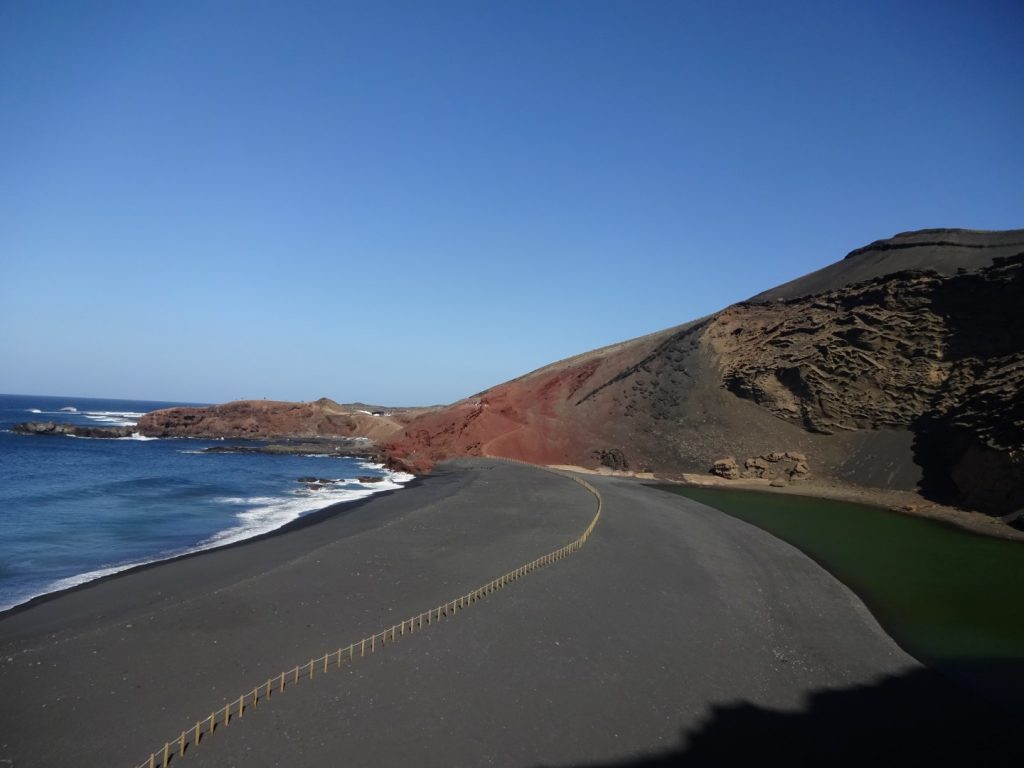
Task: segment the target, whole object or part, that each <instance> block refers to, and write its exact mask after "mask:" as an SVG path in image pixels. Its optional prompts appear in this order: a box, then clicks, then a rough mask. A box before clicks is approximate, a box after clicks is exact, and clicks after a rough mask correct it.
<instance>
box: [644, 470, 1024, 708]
mask: <svg viewBox="0 0 1024 768" xmlns="http://www.w3.org/2000/svg"><path fill="white" fill-rule="evenodd" d="M658 487H659V488H661V489H662V490H666V491H670V492H672V493H678V494H680V495H682V496H686V497H687V498H690V499H693V500H695V501H699V502H700V503H702V504H706V505H708V506H710V507H714V508H716V509H719V510H721V511H723V512H726V513H728V514H730V515H733V516H735V517H738V518H740V519H742V520H745V521H747V522H749V523H752V524H754V525H756V526H758V527H760V528H763V529H764V530H766V531H768V532H769V533H771V534H773V535H775V536H777V537H779V538H780V539H783V540H785V541H787V542H789V543H790V544H792V545H794V546H795V547H797V548H798V549H800V550H802V551H803V552H805V553H806V554H808V555H810V556H811V557H812V558H814V559H815V560H816V561H817V562H818V563H820V564H821V565H823V566H824V567H825V568H827V569H828V570H829V571H831V572H832V573H833V574H834V575H835V576H836V577H837V578H839V579H840V580H841V581H842V582H844V583H845V584H846V585H847V586H849V587H850V588H851V589H852V590H853V591H854V592H856V593H857V594H858V595H859V596H860V597H861V599H862V600H863V601H864V602H865V603H866V604H867V606H868V607H869V608H870V609H871V611H872V613H874V615H875V617H876V618H877V619H878V621H879V623H880V624H881V625H882V626H883V627H884V628H885V630H886V631H887V632H888V633H889V634H890V635H891V636H892V637H893V638H894V639H895V640H896V641H897V642H898V643H899V644H900V645H902V646H903V647H904V648H905V649H906V650H907V651H909V652H910V653H911V654H913V655H914V656H916V657H917V658H918V659H919V660H921V661H922V662H924V663H925V664H927V665H929V666H934V667H936V668H939V669H945V670H947V671H951V672H953V673H954V674H955V675H959V676H963V677H976V678H979V680H980V682H981V687H982V688H984V689H986V690H990V691H994V692H996V693H997V694H999V695H1000V697H1009V698H1010V699H1011V700H1012V701H1013V702H1014V703H1024V542H1018V541H1007V540H1003V539H995V538H990V537H987V536H981V535H978V534H973V533H969V532H967V531H963V530H960V529H958V528H954V527H952V526H949V525H945V524H942V523H937V522H934V521H931V520H924V519H920V518H915V517H910V516H908V515H901V514H898V513H896V512H890V511H888V510H885V509H880V508H877V507H869V506H865V505H863V504H852V503H849V502H842V501H831V500H827V499H814V498H809V497H803V496H785V495H781V494H774V493H762V492H757V491H734V490H727V489H710V488H681V487H678V486H658Z"/></svg>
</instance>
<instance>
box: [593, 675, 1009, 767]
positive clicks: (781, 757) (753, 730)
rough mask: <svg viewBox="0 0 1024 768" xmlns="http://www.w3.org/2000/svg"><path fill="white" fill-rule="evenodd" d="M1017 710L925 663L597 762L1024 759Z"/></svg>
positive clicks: (737, 708)
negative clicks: (794, 707)
mask: <svg viewBox="0 0 1024 768" xmlns="http://www.w3.org/2000/svg"><path fill="white" fill-rule="evenodd" d="M1022 725H1024V723H1022V721H1021V719H1020V718H1019V716H1017V717H1015V716H1013V715H1012V714H1011V713H1010V712H1009V711H1008V710H1006V709H1003V708H1001V707H999V706H997V705H994V704H992V703H990V702H988V701H987V700H985V699H981V698H979V697H977V696H975V695H973V694H971V693H967V692H965V691H962V690H961V689H960V688H959V687H955V686H953V685H952V684H951V683H949V682H947V681H946V680H945V679H943V678H942V677H940V676H939V675H937V674H935V673H934V672H931V671H929V670H926V669H918V670H914V671H911V672H909V673H908V674H906V675H901V676H894V677H887V678H884V679H883V680H882V681H881V682H879V683H878V684H876V685H871V686H862V687H856V688H846V689H841V690H824V691H818V692H815V693H812V694H810V696H809V698H808V700H807V703H806V706H805V707H804V708H803V709H802V710H800V711H796V712H779V711H774V710H770V709H764V708H761V707H757V706H754V705H752V704H746V703H741V704H737V705H731V706H719V707H714V708H713V709H712V710H711V711H710V713H709V715H708V717H707V719H706V720H705V721H704V722H703V723H702V724H701V725H699V726H698V727H697V728H695V729H694V730H692V731H689V732H687V731H684V732H683V734H682V739H681V745H680V746H679V747H678V748H676V749H674V750H672V751H669V752H664V753H658V754H649V755H644V756H639V757H636V758H633V759H629V760H624V761H620V762H613V763H595V764H592V766H593V768H598V766H600V768H627V767H628V768H655V767H656V766H675V765H685V766H732V765H790V766H804V765H808V766H810V765H813V766H827V767H828V768H834V766H858V768H863V767H864V766H929V768H935V767H936V766H944V765H960V766H985V767H986V768H990V767H991V766H1014V767H1015V768H1020V766H1022V765H1024V749H1022V747H1021V741H1022V736H1024V727H1022Z"/></svg>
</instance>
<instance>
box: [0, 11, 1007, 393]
mask: <svg viewBox="0 0 1024 768" xmlns="http://www.w3.org/2000/svg"><path fill="white" fill-rule="evenodd" d="M1022 39H1024V4H1022V3H1020V2H1015V1H1010V2H1004V3H1000V2H989V3H986V2H973V3H966V2H943V1H942V0H934V1H931V2H920V3H914V2H903V3H897V2H877V3H869V2H849V3H832V2H806V3H786V2H778V3H776V2H771V3H767V2H749V3H735V2H704V3H697V2H672V3H666V2H621V3H598V2H579V3H573V2H515V3H497V2H495V3H492V2H484V3H481V2H466V3H447V2H422V3H409V4H406V3H378V2H368V3H364V4H359V5H354V4H353V5H350V4H343V3H339V2H324V3H302V2H276V3H259V2H248V1H247V2H237V3H235V2H221V1H217V2H205V1H204V2H169V3H157V2H136V1H135V0H132V1H131V2H123V3H105V2H89V3H83V2H65V3H61V2H44V3H39V2H29V1H24V2H12V1H11V0H3V1H2V2H0V392H26V393H36V394H77V395H91V396H101V397H102V396H113V397H137V398H156V399H171V400H191V401H221V400H227V399H233V398H239V397H247V398H249V397H251V398H261V397H269V398H282V399H294V400H301V399H312V398H316V397H319V396H322V395H326V396H330V397H333V398H335V399H338V400H342V401H352V400H357V399H358V400H364V401H371V402H381V403H387V404H396V405H397V404H420V403H431V402H449V401H452V400H455V399H458V398H460V397H463V396H466V395H469V394H472V393H473V392H476V391H479V390H481V389H483V388H485V387H487V386H490V385H492V384H496V383H499V382H501V381H503V380H506V379H508V378H511V377H514V376H517V375H519V374H521V373H524V372H526V371H528V370H531V369H533V368H536V367H539V366H541V365H544V364H546V363H548V362H551V361H554V360H557V359H559V358H562V357H566V356H569V355H572V354H576V353H579V352H583V351H585V350H587V349H591V348H594V347H597V346H602V345H605V344H609V343H613V342H616V341H620V340H623V339H627V338H631V337H634V336H639V335H642V334H645V333H649V332H651V331H655V330H659V329H661V328H665V327H668V326H672V325H676V324H678V323H682V322H684V321H687V320H690V319H693V318H695V317H698V316H701V315H704V314H707V313H709V312H712V311H714V310H717V309H720V308H721V307H723V306H725V305H727V304H729V303H731V302H734V301H737V300H741V299H744V298H746V297H748V296H750V295H752V294H754V293H757V292H758V291H761V290H763V289H765V288H768V287H770V286H772V285H775V284H778V283H780V282H783V281H785V280H788V279H791V278H793V277H796V276H798V275H801V274H803V273H806V272H808V271H811V270H813V269H816V268H818V267H821V266H824V265H825V264H827V263H829V262H832V261H835V260H837V259H839V258H841V257H842V256H843V255H844V254H845V253H846V252H847V251H849V250H851V249H853V248H855V247H858V246H860V245H864V244H866V243H867V242H869V241H871V240H874V239H878V238H881V237H887V236H890V235H892V234H894V233H896V232H898V231H903V230H909V229H918V228H922V227H940V226H961V227H974V228H983V229H1004V228H1011V227H1021V226H1024V139H1022V136H1024V45H1022V44H1021V41H1022Z"/></svg>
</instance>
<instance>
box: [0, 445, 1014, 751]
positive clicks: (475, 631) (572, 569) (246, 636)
mask: <svg viewBox="0 0 1024 768" xmlns="http://www.w3.org/2000/svg"><path fill="white" fill-rule="evenodd" d="M587 479H588V480H590V481H591V482H592V483H594V485H595V486H596V487H597V488H598V489H599V491H600V493H601V494H602V496H603V499H604V512H603V515H602V519H601V522H600V524H599V525H598V527H597V529H596V530H595V533H594V536H593V537H592V538H591V540H590V542H589V543H588V544H587V546H586V547H585V548H584V549H583V550H582V551H580V552H578V553H576V554H575V555H573V556H572V557H570V558H568V559H566V560H563V561H560V562H558V563H555V564H554V565H552V566H550V567H548V568H545V569H542V570H540V571H537V572H535V573H533V574H530V575H529V576H527V577H526V578H524V579H523V580H521V581H519V582H517V583H515V584H513V585H511V586H509V587H508V588H506V589H504V590H501V591H499V592H497V593H495V594H494V595H492V596H490V597H488V598H487V599H486V600H485V601H483V602H481V603H478V604H476V605H474V606H472V607H471V608H469V609H467V610H465V611H463V612H461V613H460V614H458V615H457V616H455V617H454V618H452V619H451V620H449V621H446V622H443V623H440V624H436V625H434V626H432V627H430V628H429V630H427V631H424V632H422V633H418V634H416V635H414V636H412V637H410V638H406V639H405V640H403V641H402V642H400V643H398V644H396V645H393V646H389V647H387V648H386V649H385V650H384V651H383V652H382V653H379V654H377V655H375V656H372V657H368V658H366V659H362V660H359V661H358V662H357V663H355V664H352V665H351V666H343V667H342V668H341V669H340V670H337V671H332V672H330V673H329V674H327V675H323V676H318V677H317V678H316V679H315V680H314V681H312V682H310V683H309V684H300V685H299V686H298V687H297V688H295V689H293V690H289V691H288V692H286V693H285V694H284V695H283V696H281V697H275V698H273V699H271V701H270V702H268V703H265V704H261V705H260V706H259V707H257V708H255V709H251V710H249V711H248V712H247V713H246V714H245V717H244V718H243V719H242V720H241V721H235V722H233V723H232V724H231V725H230V726H228V727H226V728H220V729H218V731H217V733H216V734H214V735H213V736H212V737H209V738H207V739H204V741H203V743H202V744H201V745H200V746H199V747H198V748H195V749H192V750H190V751H189V752H188V753H187V755H186V758H185V759H184V760H183V761H181V763H182V764H186V765H196V766H214V765H216V766H243V765H244V766H289V767H301V766H319V765H331V766H334V765H357V766H376V765H389V766H390V765H399V764H401V765H417V766H435V765H436V766H451V765H497V766H540V765H548V766H570V765H667V764H692V765H698V764H700V765H703V764H707V765H711V764H715V765H730V764H739V763H744V764H749V762H750V761H752V760H759V761H763V760H768V761H770V762H772V763H774V762H781V761H783V760H785V761H786V762H790V763H794V764H797V765H801V764H810V763H812V762H813V763H820V762H821V761H827V762H829V763H830V764H832V765H836V764H839V765H847V764H849V765H854V764H857V765H863V764H864V763H865V762H870V763H871V764H873V765H879V764H891V765H936V764H944V762H943V761H944V760H945V759H947V758H948V759H950V760H968V759H969V760H971V761H976V760H982V761H983V762H984V763H986V764H988V765H994V764H1007V765H1012V764H1015V762H1014V761H1015V760H1017V759H1019V754H1018V756H1017V757H1014V756H1012V755H1011V752H1012V751H1013V750H1015V746H1014V745H1013V742H1012V729H1011V724H1010V723H1008V722H1004V720H1003V719H1002V716H1001V715H1000V714H999V713H998V712H997V711H994V710H991V709H990V708H989V707H988V705H987V704H985V703H984V702H980V701H978V700H976V699H973V698H971V697H970V696H969V695H968V694H966V693H963V692H960V691H959V690H958V689H955V688H953V687H951V686H950V685H949V684H947V683H945V682H944V681H943V680H941V679H940V678H938V677H937V676H935V675H932V674H931V673H929V672H927V671H926V670H923V669H922V668H921V667H920V665H918V664H917V662H915V661H914V660H913V659H912V658H910V657H909V656H907V655H906V654H905V653H904V652H903V651H901V650H900V649H899V648H898V647H897V646H896V645H895V644H894V643H893V641H892V640H891V639H890V638H889V637H888V636H887V635H885V634H884V632H882V631H881V629H880V628H879V627H878V625H877V624H876V623H875V621H874V619H873V618H872V617H871V615H870V614H869V613H868V612H867V610H866V609H865V608H864V606H863V605H862V604H861V603H860V601H859V600H858V599H857V598H856V597H855V596H854V595H853V594H852V593H851V592H850V591H849V590H847V589H846V588H845V587H844V586H843V585H841V584H840V583H839V582H837V581H836V580H835V579H834V578H833V577H832V576H830V575H829V574H828V573H826V572H825V571H824V570H822V569H821V568H820V567H819V566H817V565H816V564H815V563H814V562H812V561H811V560H810V559H808V558H807V557H805V556H804V555H802V554H801V553H799V552H798V551H797V550H795V549H793V548H792V547H791V546H789V545H788V544H785V543H783V542H781V541H779V540H777V539H774V538H773V537H771V536H769V535H768V534H766V533H764V532H762V531H760V530H759V529H757V528H754V527H752V526H749V525H747V524H745V523H743V522H740V521H738V520H735V519H733V518H730V517H728V516H726V515H724V514H722V513H719V512H717V511H715V510H711V509H709V508H707V507H703V506H701V505H699V504H697V503H695V502H692V501H690V500H687V499H685V498H683V497H680V496H676V495H670V494H666V493H662V492H659V491H656V490H653V489H651V488H647V487H644V486H643V485H641V484H639V483H637V482H635V481H631V480H624V479H610V478H594V477H588V478H587ZM593 509H594V499H593V497H592V496H591V495H590V494H588V493H587V492H586V491H585V490H583V489H582V488H581V487H580V486H579V485H577V484H576V483H573V482H571V481H569V480H566V479H564V478H560V477H557V476H554V475H552V474H550V473H546V472H543V471H540V470H535V469H531V468H527V467H521V466H516V465H509V464H505V463H498V462H488V461H468V462H460V463H457V464H449V465H446V466H444V467H442V469H441V470H440V471H439V472H438V473H437V474H436V475H434V476H432V477H431V478H428V479H427V480H426V481H424V482H423V483H422V484H421V485H420V486H419V487H418V488H414V489H410V490H408V491H402V492H398V493H396V494H392V495H390V496H387V497H381V498H378V499H371V500H370V501H368V502H367V503H366V504H364V505H361V506H360V507H358V508H357V509H355V510H353V511H351V512H349V513H348V514H346V515H342V516H339V517H334V518H331V519H329V520H327V521H325V522H322V523H319V524H317V525H314V526H309V527H307V528H304V529H302V530H298V531H294V532H291V533H287V534H284V535H282V536H278V537H272V538H270V539H267V540H265V541H263V542H256V543H253V544H249V545H246V546H242V547H237V548H234V549H231V550H228V551H226V552H219V553H211V554H209V555H203V556H199V557H196V558H190V559H188V560H184V561H180V562H176V563H171V564H168V565H166V566H161V567H159V568H152V569H149V570H147V571H143V572H142V573H140V574H133V575H130V576H128V577H126V578H124V579H114V580H111V581H110V582H107V583H105V584H101V585H98V586H96V587H94V588H92V589H86V590H80V591H78V592H74V593H71V594H69V595H66V596H64V597H62V598H59V599H58V600H54V601H51V602H49V603H44V604H42V605H40V606H38V607H37V608H34V609H32V610H30V611H26V612H23V613H21V614H16V615H14V616H11V617H9V618H8V619H6V620H0V649H2V653H3V654H4V655H3V658H4V659H6V661H5V662H4V663H3V665H2V666H0V690H2V692H3V698H2V701H3V703H2V705H0V734H2V735H0V765H5V763H4V762H3V760H4V759H5V758H6V759H7V760H8V761H11V762H9V763H7V764H10V765H14V766H18V767H19V768H21V767H22V766H29V765H56V764H74V765H132V764H134V763H136V762H137V761H140V760H141V759H142V758H143V757H145V755H147V754H148V753H149V751H151V750H152V749H153V748H155V747H156V746H157V745H158V744H159V743H161V742H162V741H163V739H165V738H169V737H171V736H172V735H174V734H176V733H178V732H179V731H180V730H181V729H182V728H186V727H188V726H189V725H191V724H192V723H193V722H194V721H195V720H197V719H198V718H201V717H204V716H206V715H208V714H209V713H210V711H211V710H213V709H214V708H216V707H219V706H223V704H224V703H225V702H226V701H227V700H228V699H229V698H231V697H232V696H233V695H237V694H238V693H241V692H242V691H244V690H250V689H251V688H252V687H253V686H254V685H255V684H257V683H258V682H261V681H263V680H265V679H267V678H268V677H270V676H271V675H272V674H276V673H277V672H279V671H281V670H283V669H289V668H291V667H292V666H293V665H294V664H296V663H299V662H302V661H305V660H306V659H308V658H311V657H313V656H314V655H319V654H320V653H322V652H324V651H325V650H328V649H329V648H332V647H337V646H338V645H341V644H347V643H348V642H349V641H351V640H354V639H357V638H359V637H362V636H364V635H366V634H369V633H371V632H373V631H376V630H379V629H381V628H383V627H385V626H390V625H391V624H393V623H394V622H395V621H397V620H398V619H400V618H403V617H405V616H408V615H413V614H415V613H418V612H419V611H421V610H424V609H426V608H429V607H432V606H434V605H436V604H438V603H439V602H442V601H444V600H447V599H449V598H451V597H454V596H456V595H458V594H460V593H461V592H464V591H466V590H467V589H470V588H472V587H475V586H478V585H479V584H482V583H484V582H486V581H488V580H489V579H491V578H493V577H494V576H496V575H499V574H500V573H502V572H504V571H506V570H508V569H509V568H511V567H513V566H515V565H517V564H520V563H522V562H526V561H527V560H530V559H532V558H533V557H536V556H537V555H540V554H543V553H544V552H546V551H548V550H550V549H553V548H555V547H557V546H560V545H561V544H564V543H567V542H568V541H570V540H571V539H573V538H575V536H576V535H578V533H579V532H580V531H581V530H582V529H583V528H584V527H585V526H586V524H587V522H589V520H590V517H591V516H592V514H593ZM147 580H148V581H147ZM155 591H159V594H158V595H154V592H155ZM146 594H149V595H151V599H149V600H148V601H147V600H146V598H145V595H146ZM90 611H92V612H93V613H95V612H102V613H103V616H102V617H100V618H90V616H91V614H90ZM65 615H66V616H70V617H72V618H71V620H69V622H68V623H67V625H66V626H65V625H63V624H62V620H61V616H65ZM1017 764H1019V763H1017Z"/></svg>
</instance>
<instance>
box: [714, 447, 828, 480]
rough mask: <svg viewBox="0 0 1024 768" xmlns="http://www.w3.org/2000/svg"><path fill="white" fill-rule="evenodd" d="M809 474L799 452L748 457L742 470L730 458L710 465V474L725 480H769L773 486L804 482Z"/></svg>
mask: <svg viewBox="0 0 1024 768" xmlns="http://www.w3.org/2000/svg"><path fill="white" fill-rule="evenodd" d="M810 473H811V469H810V467H809V466H808V464H807V457H806V456H805V455H804V454H802V453H800V452H799V451H772V452H770V453H765V454H762V455H761V456H750V457H749V458H747V459H744V461H743V466H742V468H741V467H740V464H739V462H738V461H736V459H734V458H733V457H732V456H726V457H725V458H723V459H718V460H716V461H715V463H714V464H712V465H711V474H713V475H717V476H718V477H724V478H726V479H727V480H738V479H739V478H747V479H754V480H771V481H772V485H775V486H784V485H788V484H789V483H790V482H794V481H797V480H804V479H806V478H807V476H808V475H809V474H810Z"/></svg>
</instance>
